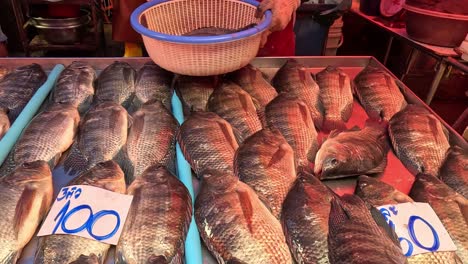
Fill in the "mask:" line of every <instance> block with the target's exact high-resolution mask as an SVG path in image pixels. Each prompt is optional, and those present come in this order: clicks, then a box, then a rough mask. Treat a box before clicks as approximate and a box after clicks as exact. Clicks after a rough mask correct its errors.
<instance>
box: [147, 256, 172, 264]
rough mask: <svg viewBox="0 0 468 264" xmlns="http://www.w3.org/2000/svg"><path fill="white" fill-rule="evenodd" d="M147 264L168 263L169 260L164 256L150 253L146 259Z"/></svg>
mask: <svg viewBox="0 0 468 264" xmlns="http://www.w3.org/2000/svg"><path fill="white" fill-rule="evenodd" d="M146 263H147V264H169V263H170V262H169V261H168V259H167V258H166V257H165V256H162V255H159V256H156V255H151V257H149V258H148V260H147V261H146Z"/></svg>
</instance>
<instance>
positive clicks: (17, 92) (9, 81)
mask: <svg viewBox="0 0 468 264" xmlns="http://www.w3.org/2000/svg"><path fill="white" fill-rule="evenodd" d="M46 80H47V75H46V73H45V72H44V70H42V68H41V66H39V65H38V64H36V63H33V64H30V65H26V66H21V67H19V68H16V69H15V70H13V71H11V72H10V73H8V74H6V75H5V76H4V77H3V79H1V80H0V108H3V109H8V118H9V119H10V122H11V123H13V122H15V120H16V117H18V115H19V114H20V113H21V111H22V110H23V108H24V107H25V106H26V104H27V103H28V102H29V100H30V99H31V98H32V97H33V95H34V93H35V92H36V91H37V89H39V87H41V85H42V84H43V83H44V82H45V81H46Z"/></svg>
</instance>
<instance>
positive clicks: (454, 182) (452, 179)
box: [439, 146, 468, 199]
mask: <svg viewBox="0 0 468 264" xmlns="http://www.w3.org/2000/svg"><path fill="white" fill-rule="evenodd" d="M447 153H448V154H447V157H446V159H445V161H444V164H443V165H442V168H441V169H440V171H439V178H440V179H441V180H442V181H443V182H444V183H445V184H447V185H448V186H450V187H451V188H452V189H454V190H455V191H456V192H458V193H459V194H461V195H463V197H465V198H466V199H468V150H466V149H463V148H461V147H458V146H454V147H451V148H450V149H449V151H448V152H447Z"/></svg>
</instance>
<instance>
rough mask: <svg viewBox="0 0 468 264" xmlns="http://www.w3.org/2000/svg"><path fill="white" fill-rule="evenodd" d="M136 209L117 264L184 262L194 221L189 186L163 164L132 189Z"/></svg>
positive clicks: (122, 236) (126, 229)
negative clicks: (191, 222) (185, 244)
mask: <svg viewBox="0 0 468 264" xmlns="http://www.w3.org/2000/svg"><path fill="white" fill-rule="evenodd" d="M127 194H129V195H133V201H132V207H131V209H130V212H129V215H128V217H127V220H126V222H125V226H124V229H123V231H122V235H121V237H120V240H119V244H118V245H117V249H116V254H115V261H116V263H134V264H137V263H172V264H176V263H184V261H183V256H184V241H185V237H186V235H187V230H188V226H189V224H190V221H191V219H192V199H191V198H190V194H189V192H188V190H187V188H185V186H184V185H183V184H182V183H181V182H180V181H179V180H178V179H177V178H176V177H175V176H174V175H172V174H171V173H170V172H169V171H168V170H167V169H165V168H164V167H160V166H159V165H156V166H152V167H150V168H148V169H147V170H146V171H145V173H144V174H143V175H142V176H141V177H138V178H137V179H136V180H135V181H134V182H133V183H132V184H131V185H130V187H129V188H128V190H127Z"/></svg>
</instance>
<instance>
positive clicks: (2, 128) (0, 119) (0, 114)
mask: <svg viewBox="0 0 468 264" xmlns="http://www.w3.org/2000/svg"><path fill="white" fill-rule="evenodd" d="M7 111H8V110H6V109H0V140H2V137H3V136H4V135H5V134H6V132H7V131H8V129H10V120H9V119H8V114H7Z"/></svg>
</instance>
